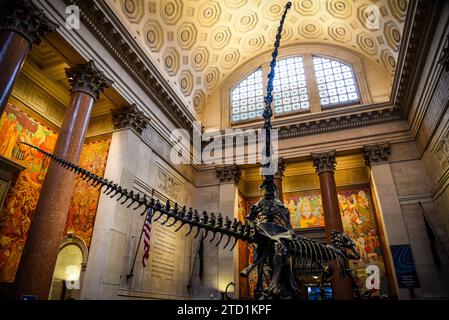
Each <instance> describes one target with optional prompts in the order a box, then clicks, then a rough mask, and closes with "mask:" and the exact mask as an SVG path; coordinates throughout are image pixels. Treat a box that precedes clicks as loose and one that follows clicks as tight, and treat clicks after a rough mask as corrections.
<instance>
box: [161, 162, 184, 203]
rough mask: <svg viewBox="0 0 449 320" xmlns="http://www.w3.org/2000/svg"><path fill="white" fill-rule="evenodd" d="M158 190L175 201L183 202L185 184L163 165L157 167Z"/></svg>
mask: <svg viewBox="0 0 449 320" xmlns="http://www.w3.org/2000/svg"><path fill="white" fill-rule="evenodd" d="M157 180H158V183H157V188H158V190H160V191H161V192H162V193H163V194H164V195H165V196H166V197H168V198H170V199H173V200H174V201H181V200H183V198H184V197H183V195H184V191H183V183H182V182H181V181H180V180H179V179H177V178H176V177H175V176H173V175H172V174H171V173H170V172H169V171H168V170H166V169H165V168H163V167H162V166H161V165H159V164H158V165H157Z"/></svg>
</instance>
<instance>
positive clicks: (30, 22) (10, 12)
mask: <svg viewBox="0 0 449 320" xmlns="http://www.w3.org/2000/svg"><path fill="white" fill-rule="evenodd" d="M0 12H1V13H2V14H1V16H0V30H12V31H15V32H17V33H20V34H21V35H22V36H24V37H25V38H26V39H27V40H28V41H29V42H30V45H33V44H39V43H40V41H41V40H40V38H41V37H43V36H44V35H45V34H46V33H47V32H52V31H54V30H55V29H56V28H58V27H59V25H58V24H57V23H54V22H53V21H51V20H50V19H48V18H47V16H46V15H45V14H44V13H43V11H42V10H41V9H39V8H38V7H36V6H35V5H34V3H33V2H32V1H31V0H12V1H11V0H5V1H1V3H0Z"/></svg>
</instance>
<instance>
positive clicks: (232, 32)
mask: <svg viewBox="0 0 449 320" xmlns="http://www.w3.org/2000/svg"><path fill="white" fill-rule="evenodd" d="M106 2H107V4H108V5H109V7H110V8H111V9H112V10H113V11H114V12H115V14H116V15H117V17H118V18H119V19H120V20H121V21H122V23H123V24H124V26H125V27H126V29H127V30H128V31H129V32H130V34H131V35H132V36H133V37H134V38H135V39H136V40H137V41H138V43H139V44H140V45H141V46H142V48H144V50H145V51H146V52H147V53H148V57H149V58H150V59H151V61H152V62H153V63H154V64H155V65H156V66H157V67H158V68H159V70H160V71H161V72H162V74H163V75H164V76H165V78H166V79H167V80H168V82H169V83H170V84H171V85H172V87H173V88H174V89H175V90H176V92H177V93H178V95H179V96H180V97H181V98H182V99H183V100H184V101H185V102H186V104H187V105H190V106H191V107H192V108H193V109H195V110H196V111H199V110H201V109H202V106H203V104H204V103H205V102H206V99H207V97H208V96H209V95H210V94H211V93H212V92H213V91H214V90H215V89H216V88H218V87H220V85H221V83H222V82H223V81H224V79H226V77H227V75H229V74H230V73H232V72H233V71H235V70H236V69H237V68H239V66H241V65H243V64H245V63H246V62H248V61H249V60H251V59H252V58H254V57H255V56H257V55H259V54H262V53H265V52H267V51H271V50H272V47H273V42H274V39H275V34H276V30H277V27H278V21H279V20H280V17H281V15H282V10H283V6H284V4H285V3H286V2H287V1H286V0H283V1H273V0H106ZM292 2H293V7H292V10H291V11H290V12H289V14H288V16H287V19H286V22H285V27H284V32H283V38H282V45H293V44H299V43H307V42H313V43H325V44H332V45H337V46H340V47H345V48H347V49H351V50H353V51H356V52H358V53H359V54H361V55H363V56H364V57H366V58H368V59H370V60H372V61H374V62H376V63H378V64H379V66H381V67H382V68H384V69H385V70H387V71H388V72H389V73H390V74H391V75H393V74H394V70H395V67H396V62H397V57H398V52H399V47H400V43H401V38H402V32H403V26H404V20H405V16H406V11H407V4H408V1H407V0H378V1H370V0H301V1H299V0H298V1H292ZM373 10H374V11H373ZM376 10H377V11H376ZM373 13H374V15H373ZM376 15H377V17H378V19H372V17H376Z"/></svg>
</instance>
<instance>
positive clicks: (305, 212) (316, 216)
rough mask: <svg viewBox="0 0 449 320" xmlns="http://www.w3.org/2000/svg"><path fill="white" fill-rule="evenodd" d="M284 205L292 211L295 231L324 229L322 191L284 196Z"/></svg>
mask: <svg viewBox="0 0 449 320" xmlns="http://www.w3.org/2000/svg"><path fill="white" fill-rule="evenodd" d="M284 204H285V205H286V206H287V208H288V210H289V211H290V223H291V225H292V227H293V228H294V229H302V228H317V227H324V214H323V205H322V204H321V195H320V191H319V190H318V191H307V192H296V193H286V194H284Z"/></svg>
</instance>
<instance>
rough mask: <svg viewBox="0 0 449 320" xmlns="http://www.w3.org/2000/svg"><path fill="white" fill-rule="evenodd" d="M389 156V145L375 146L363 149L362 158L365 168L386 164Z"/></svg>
mask: <svg viewBox="0 0 449 320" xmlns="http://www.w3.org/2000/svg"><path fill="white" fill-rule="evenodd" d="M390 154H391V149H390V144H389V143H383V144H375V145H370V146H364V147H363V158H364V159H365V163H366V165H367V166H371V165H373V164H376V163H384V162H388V156H389V155H390Z"/></svg>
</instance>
